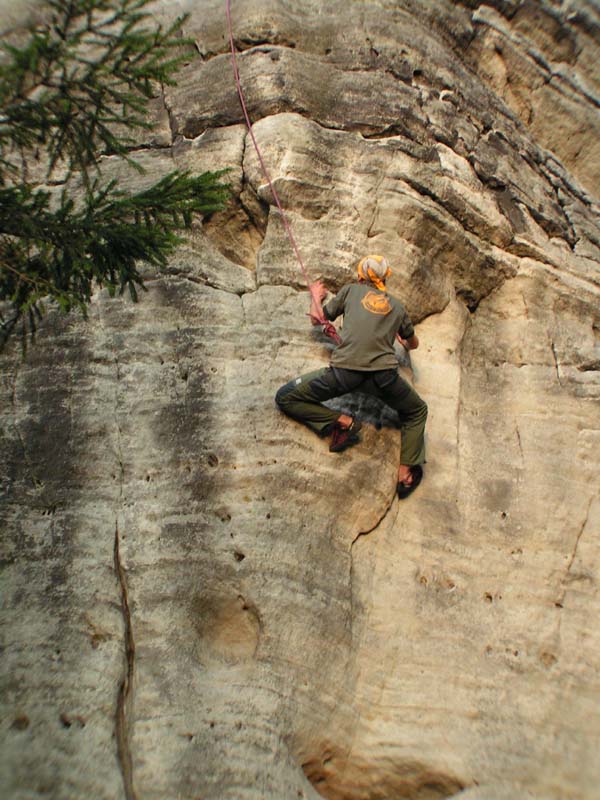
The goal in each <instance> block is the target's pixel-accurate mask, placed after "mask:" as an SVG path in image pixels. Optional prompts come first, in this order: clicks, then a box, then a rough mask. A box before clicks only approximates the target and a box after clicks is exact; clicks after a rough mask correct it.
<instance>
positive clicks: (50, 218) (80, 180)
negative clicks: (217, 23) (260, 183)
mask: <svg viewBox="0 0 600 800" xmlns="http://www.w3.org/2000/svg"><path fill="white" fill-rule="evenodd" d="M149 2H150V0H50V1H49V2H48V3H47V5H48V7H49V14H48V17H47V19H48V21H47V23H45V24H44V25H42V26H38V27H36V28H35V29H34V30H32V31H30V34H29V38H28V41H27V42H26V43H25V44H22V45H21V46H15V45H13V44H8V43H4V44H2V45H1V49H0V344H2V343H4V342H5V341H6V340H7V338H8V337H9V335H10V334H11V332H13V331H14V329H15V328H16V327H17V326H18V327H20V329H21V331H22V333H23V336H24V341H25V340H26V337H27V334H28V333H29V334H31V335H33V333H34V332H35V329H36V320H37V319H38V318H39V317H40V316H41V314H42V313H43V309H44V305H43V301H44V300H51V301H55V302H56V303H57V304H58V306H59V307H60V308H61V309H62V310H63V311H64V312H68V311H70V310H72V309H74V308H78V309H80V310H81V311H82V312H83V313H84V314H85V310H86V306H87V304H88V302H89V300H90V298H91V295H92V292H93V291H94V289H95V288H96V287H98V286H100V287H106V288H107V289H108V290H109V292H110V293H111V294H115V293H117V292H118V293H122V292H123V291H125V290H126V289H127V290H128V291H129V293H130V294H131V296H132V298H133V299H136V298H137V289H138V288H143V281H142V277H141V275H140V273H139V272H138V266H139V265H140V264H142V263H150V264H153V265H156V266H164V265H165V263H166V261H167V258H168V256H169V254H171V253H172V252H173V250H174V248H175V247H176V246H177V244H178V243H179V242H180V241H181V239H180V237H179V235H178V232H179V231H181V230H183V229H184V228H186V227H189V226H190V225H191V223H192V219H193V217H194V215H198V214H201V215H204V216H206V215H209V214H211V213H213V212H214V211H218V210H219V209H221V208H223V207H224V205H225V202H226V200H227V198H228V195H229V191H228V187H227V185H226V184H224V183H222V182H221V177H222V174H223V172H206V173H204V174H203V175H200V176H192V175H190V174H189V173H187V172H179V171H175V172H172V173H171V174H169V175H167V176H166V177H164V178H163V179H162V180H160V181H158V183H156V184H155V185H154V186H152V187H150V188H149V189H146V190H145V191H141V192H139V193H137V194H127V193H125V192H122V191H120V190H119V188H118V185H117V184H116V182H115V181H113V182H109V183H106V182H103V181H102V178H101V176H100V172H99V168H98V165H99V160H100V157H101V156H102V155H117V156H119V157H121V158H123V159H125V160H126V161H127V162H128V163H129V164H131V165H132V166H134V167H135V168H136V169H138V170H139V171H140V172H141V171H143V170H142V168H141V167H140V166H139V165H138V164H136V162H135V160H134V159H133V158H132V147H133V146H134V145H135V141H134V139H133V138H132V136H131V134H132V133H134V132H135V131H139V130H140V129H142V130H143V129H147V128H149V127H150V125H149V123H148V121H147V107H148V103H149V100H150V99H151V98H152V97H154V96H155V95H156V94H157V88H159V87H160V86H164V85H173V83H174V76H175V73H176V72H177V70H178V69H179V67H180V66H181V65H182V63H183V62H184V61H186V60H189V59H190V53H191V52H192V46H193V43H192V42H190V41H189V40H186V39H184V38H183V37H182V35H181V27H182V24H183V22H184V20H183V19H178V20H177V21H176V22H175V23H174V24H173V25H171V26H170V27H169V28H167V29H166V30H165V29H163V28H162V27H160V26H158V27H157V26H156V25H152V24H149V21H150V18H151V15H150V13H149V12H148V11H147V10H145V9H146V6H147V5H148V4H149ZM32 165H35V166H36V168H37V169H38V171H39V166H40V165H42V166H43V169H44V177H42V178H41V182H40V179H39V178H38V182H34V181H33V180H32V179H31V178H30V177H29V176H30V175H31V174H32V169H31V167H32ZM58 173H59V174H60V178H59V179H56V177H55V176H56V174H58Z"/></svg>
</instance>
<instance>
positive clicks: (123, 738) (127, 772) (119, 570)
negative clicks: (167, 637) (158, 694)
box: [114, 521, 136, 800]
mask: <svg viewBox="0 0 600 800" xmlns="http://www.w3.org/2000/svg"><path fill="white" fill-rule="evenodd" d="M114 566H115V573H116V575H117V579H118V581H119V587H120V590H121V611H122V614H123V622H124V625H125V635H124V639H125V674H124V676H123V680H122V681H121V684H120V686H119V693H118V696H117V714H116V739H117V754H118V758H119V764H120V767H121V772H122V775H123V787H124V790H125V797H126V798H127V800H136V794H135V790H134V788H133V768H132V761H131V731H130V729H129V715H130V710H131V692H132V689H133V673H134V667H135V641H134V639H133V630H132V626H131V613H130V611H129V597H128V592H127V578H126V574H125V570H124V569H123V564H122V562H121V553H120V548H119V523H118V521H117V522H115V547H114Z"/></svg>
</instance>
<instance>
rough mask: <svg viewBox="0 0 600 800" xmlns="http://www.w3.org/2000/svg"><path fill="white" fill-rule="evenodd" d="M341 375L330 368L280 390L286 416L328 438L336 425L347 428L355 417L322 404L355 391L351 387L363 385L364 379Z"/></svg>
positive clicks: (277, 400)
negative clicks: (361, 383) (338, 423)
mask: <svg viewBox="0 0 600 800" xmlns="http://www.w3.org/2000/svg"><path fill="white" fill-rule="evenodd" d="M341 372H342V371H341V370H335V371H334V370H333V369H332V368H331V367H327V368H326V369H318V370H314V371H313V372H308V373H306V374H305V375H301V376H300V377H298V378H294V380H291V381H289V383H286V384H285V385H284V386H282V387H281V388H280V389H279V391H278V392H277V394H276V395H275V402H276V403H277V405H278V406H279V408H280V409H281V410H282V411H283V412H284V414H287V415H288V416H289V417H292V418H293V419H297V420H298V421H299V422H303V423H304V424H305V425H307V426H308V427H309V428H311V429H312V430H313V431H315V433H318V434H319V435H320V436H327V434H329V433H331V431H332V429H333V426H334V424H335V423H336V422H338V421H339V422H340V424H341V425H342V426H343V427H346V426H347V425H349V424H351V423H352V417H348V416H346V415H345V414H340V412H339V411H334V410H333V409H331V408H327V406H324V405H322V403H323V401H325V400H331V399H332V398H333V397H339V395H341V394H346V392H348V391H351V390H352V388H351V387H353V386H354V384H355V383H356V384H358V383H359V382H362V379H363V377H364V376H360V381H359V379H358V378H356V379H354V378H353V376H350V379H348V376H345V375H341V374H340V373H341ZM343 372H344V373H346V372H349V370H343ZM336 373H337V374H336Z"/></svg>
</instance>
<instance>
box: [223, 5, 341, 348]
mask: <svg viewBox="0 0 600 800" xmlns="http://www.w3.org/2000/svg"><path fill="white" fill-rule="evenodd" d="M230 4H231V0H225V12H226V14H227V26H228V28H229V46H230V48H231V63H232V66H233V76H234V78H235V85H236V87H237V92H238V96H239V98H240V104H241V106H242V111H243V113H244V119H245V120H246V127H247V128H248V133H249V134H250V137H251V139H252V144H253V145H254V149H255V150H256V155H257V156H258V160H259V162H260V167H261V169H262V171H263V175H264V176H265V178H266V180H267V183H268V184H269V188H270V189H271V194H272V195H273V199H274V200H275V204H276V205H277V208H278V209H279V214H280V215H281V222H282V223H283V227H284V229H285V232H286V233H287V236H288V239H289V240H290V244H291V245H292V249H293V251H294V253H295V254H296V258H297V259H298V263H299V264H300V269H301V270H302V274H303V275H304V280H305V281H306V285H307V287H308V291H309V292H310V294H311V296H312V298H313V300H314V302H315V305H316V307H317V308H320V307H321V299H320V297H319V296H318V295H317V292H316V290H315V289H314V288H313V286H312V284H311V282H310V280H309V277H308V272H307V270H306V267H305V266H304V262H303V261H302V256H301V255H300V250H299V249H298V245H297V244H296V240H295V238H294V234H293V233H292V228H291V226H290V223H289V222H288V219H287V216H286V214H285V212H284V210H283V206H282V205H281V201H280V199H279V195H278V194H277V190H276V189H275V187H274V186H273V181H272V180H271V176H270V175H269V170H268V169H267V165H266V164H265V160H264V158H263V155H262V153H261V150H260V147H259V146H258V142H257V141H256V136H255V135H254V130H253V128H252V122H251V121H250V116H249V114H248V109H247V108H246V101H245V100H244V92H243V91H242V84H241V81H240V73H239V71H238V66H237V59H236V50H235V44H234V41H233V27H232V24H231V7H230ZM317 319H318V321H319V324H320V325H322V326H323V332H324V333H325V334H326V335H327V336H329V337H331V338H332V339H333V340H334V341H336V342H337V343H338V344H339V343H340V341H341V339H340V337H339V335H338V332H337V330H336V329H335V326H334V325H333V324H332V323H331V322H330V321H329V320H328V319H325V317H324V316H323V315H322V314H321V315H319V316H318V317H317Z"/></svg>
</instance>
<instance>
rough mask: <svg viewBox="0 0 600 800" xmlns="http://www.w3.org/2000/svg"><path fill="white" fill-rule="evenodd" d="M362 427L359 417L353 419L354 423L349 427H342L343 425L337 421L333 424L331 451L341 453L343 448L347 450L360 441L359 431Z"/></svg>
mask: <svg viewBox="0 0 600 800" xmlns="http://www.w3.org/2000/svg"><path fill="white" fill-rule="evenodd" d="M361 428H362V423H361V422H359V421H358V420H357V419H352V424H351V425H350V427H349V428H342V426H341V425H340V424H339V423H338V422H336V423H335V425H334V426H333V433H332V436H331V444H330V445H329V452H330V453H341V452H342V450H345V449H346V448H347V447H352V445H353V444H356V443H357V442H358V432H359V431H360V429H361Z"/></svg>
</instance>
